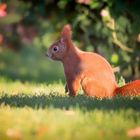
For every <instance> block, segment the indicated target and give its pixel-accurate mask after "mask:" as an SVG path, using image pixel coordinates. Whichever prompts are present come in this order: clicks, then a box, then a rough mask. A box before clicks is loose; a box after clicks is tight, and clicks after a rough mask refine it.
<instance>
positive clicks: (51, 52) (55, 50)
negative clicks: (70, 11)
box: [46, 24, 71, 60]
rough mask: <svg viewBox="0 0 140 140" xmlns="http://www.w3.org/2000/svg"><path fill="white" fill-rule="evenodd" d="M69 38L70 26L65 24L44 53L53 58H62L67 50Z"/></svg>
mask: <svg viewBox="0 0 140 140" xmlns="http://www.w3.org/2000/svg"><path fill="white" fill-rule="evenodd" d="M69 40H71V26H70V25H69V24H67V25H64V27H63V29H62V32H61V36H60V39H59V40H57V41H56V42H54V43H53V44H52V45H51V46H50V47H49V48H48V50H47V53H46V55H47V56H48V57H49V58H51V59H53V60H63V59H64V57H65V55H66V53H67V51H68V45H67V42H68V41H69Z"/></svg>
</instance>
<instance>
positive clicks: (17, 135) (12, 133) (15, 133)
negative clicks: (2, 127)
mask: <svg viewBox="0 0 140 140" xmlns="http://www.w3.org/2000/svg"><path fill="white" fill-rule="evenodd" d="M6 135H7V136H8V137H9V138H14V139H17V140H20V139H21V138H22V135H21V132H20V131H19V130H18V129H13V128H9V129H7V131H6Z"/></svg>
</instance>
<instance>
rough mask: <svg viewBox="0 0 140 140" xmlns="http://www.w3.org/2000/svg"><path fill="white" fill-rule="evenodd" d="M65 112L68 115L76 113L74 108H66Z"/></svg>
mask: <svg viewBox="0 0 140 140" xmlns="http://www.w3.org/2000/svg"><path fill="white" fill-rule="evenodd" d="M65 114H66V115H75V112H74V111H73V110H66V111H65Z"/></svg>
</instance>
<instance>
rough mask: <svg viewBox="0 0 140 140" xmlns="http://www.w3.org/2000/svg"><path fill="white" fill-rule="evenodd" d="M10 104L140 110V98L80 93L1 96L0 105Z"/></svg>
mask: <svg viewBox="0 0 140 140" xmlns="http://www.w3.org/2000/svg"><path fill="white" fill-rule="evenodd" d="M2 104H4V105H9V106H11V107H26V106H27V107H31V108H33V109H38V108H46V107H54V108H60V109H63V108H64V109H69V108H76V107H78V108H80V109H86V110H93V109H102V110H118V109H127V108H131V109H134V110H138V111H140V98H133V99H131V98H122V97H115V98H113V99H103V100H99V99H95V98H91V97H86V96H84V95H78V96H76V97H68V96H60V95H45V94H42V95H25V94H23V95H7V94H4V95H2V96H1V97H0V105H2Z"/></svg>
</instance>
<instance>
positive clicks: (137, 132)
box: [127, 126, 140, 138]
mask: <svg viewBox="0 0 140 140" xmlns="http://www.w3.org/2000/svg"><path fill="white" fill-rule="evenodd" d="M127 136H128V137H131V138H133V137H140V126H139V127H136V128H133V129H130V130H128V131H127Z"/></svg>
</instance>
